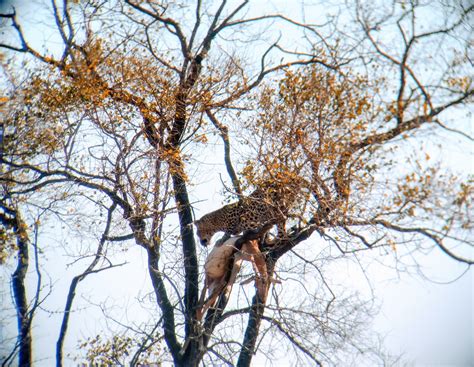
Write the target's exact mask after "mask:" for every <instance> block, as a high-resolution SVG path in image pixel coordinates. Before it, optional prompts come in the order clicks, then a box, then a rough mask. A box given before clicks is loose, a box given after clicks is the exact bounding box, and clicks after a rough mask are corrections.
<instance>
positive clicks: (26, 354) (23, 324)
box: [12, 219, 31, 366]
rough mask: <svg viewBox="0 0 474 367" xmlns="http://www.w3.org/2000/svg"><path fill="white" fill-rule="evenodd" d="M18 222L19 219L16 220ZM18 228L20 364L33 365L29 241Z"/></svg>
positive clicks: (15, 277) (16, 293) (14, 283)
mask: <svg viewBox="0 0 474 367" xmlns="http://www.w3.org/2000/svg"><path fill="white" fill-rule="evenodd" d="M16 221H17V222H18V219H17V220H16ZM19 227H20V226H16V229H17V238H18V240H17V244H18V265H17V267H16V270H15V272H14V273H13V275H12V288H13V297H14V298H15V306H16V315H17V321H18V346H19V366H31V323H30V317H29V315H28V301H27V299H26V288H25V277H26V272H27V270H28V265H29V255H28V242H27V241H26V240H24V238H26V237H24V236H23V235H22V233H21V230H20V229H19Z"/></svg>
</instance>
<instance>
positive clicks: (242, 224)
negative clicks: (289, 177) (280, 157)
mask: <svg viewBox="0 0 474 367" xmlns="http://www.w3.org/2000/svg"><path fill="white" fill-rule="evenodd" d="M291 201H292V200H291V195H288V193H286V192H285V190H264V189H260V188H258V189H256V190H255V191H254V192H252V193H251V194H250V195H249V196H242V197H241V199H240V200H239V201H237V202H234V203H230V204H227V205H224V206H223V207H222V208H220V209H217V210H215V211H213V212H210V213H208V214H206V215H204V216H203V217H202V218H200V219H198V220H196V221H195V222H194V224H195V225H196V229H197V235H198V237H199V240H200V242H201V245H203V246H208V245H209V243H210V241H211V238H212V236H213V235H214V234H215V233H217V232H221V231H222V232H224V237H223V238H222V239H221V240H220V241H218V242H217V243H216V245H218V244H219V243H223V242H224V241H225V240H226V239H228V238H230V236H231V235H238V234H240V233H242V232H244V231H247V230H255V229H257V228H259V227H261V226H263V225H268V224H272V225H275V224H276V226H277V237H278V238H282V237H284V236H285V234H286V228H285V222H286V219H287V216H288V212H289V209H290V207H291Z"/></svg>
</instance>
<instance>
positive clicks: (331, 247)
mask: <svg viewBox="0 0 474 367" xmlns="http://www.w3.org/2000/svg"><path fill="white" fill-rule="evenodd" d="M468 3H469V2H464V1H461V0H459V1H454V2H444V1H439V2H432V1H393V2H390V3H387V2H382V1H380V2H376V3H374V2H372V1H370V2H362V1H361V2H359V1H357V2H354V4H352V5H349V4H347V3H344V2H338V1H334V2H331V3H330V4H328V5H327V6H325V8H324V7H323V6H322V5H317V4H315V5H308V4H303V3H302V4H301V9H298V11H299V10H301V13H299V12H297V11H295V10H294V9H289V7H284V8H282V9H279V8H277V7H276V5H274V9H272V7H271V6H263V5H261V4H260V5H258V4H251V3H250V2H249V1H241V2H239V1H226V0H222V1H219V2H213V1H202V0H197V1H194V2H192V3H191V2H187V1H152V0H147V1H144V0H140V1H134V0H125V1H122V0H120V1H119V0H116V1H115V0H114V1H96V0H79V1H68V0H64V1H58V0H52V1H51V2H49V3H48V4H47V5H48V6H47V8H44V9H47V11H45V12H44V13H42V12H39V15H38V17H39V20H40V21H41V23H42V24H43V25H42V29H43V31H44V32H45V33H44V34H45V40H44V43H43V40H39V39H38V36H37V35H35V34H32V33H31V32H30V31H29V27H28V26H29V20H28V19H26V18H24V17H22V14H21V12H20V10H21V9H22V8H21V7H20V8H19V9H20V10H18V11H16V10H14V9H13V8H12V9H11V10H5V11H4V12H3V13H2V15H1V20H2V31H4V32H5V33H4V34H5V36H4V37H2V41H1V42H0V48H1V49H2V51H3V54H2V66H3V68H2V82H1V83H2V87H3V88H2V89H3V90H4V92H2V93H3V94H2V95H1V96H0V103H1V105H0V108H1V111H0V112H1V114H2V122H1V124H2V125H1V132H2V135H1V136H2V145H1V158H0V159H1V178H0V184H1V186H2V191H1V192H0V208H1V211H0V219H1V222H2V225H3V227H2V228H1V232H0V236H1V239H2V242H1V244H0V246H1V248H0V250H1V261H2V262H3V263H5V264H13V260H14V259H13V255H14V254H15V255H16V258H17V260H18V263H17V268H16V271H15V272H14V273H13V275H12V285H13V287H12V288H13V293H14V301H15V307H16V315H17V319H18V339H17V342H16V343H14V346H12V349H11V350H9V351H5V352H4V351H2V353H5V356H6V357H5V358H6V359H5V361H6V362H5V363H8V361H11V360H12V358H13V357H14V356H15V355H16V353H19V355H20V356H19V358H20V363H27V362H28V361H31V358H32V357H31V353H32V352H31V344H32V343H33V344H34V338H33V337H32V334H31V327H32V324H33V318H34V316H35V315H36V314H38V313H39V312H42V308H41V304H42V303H43V302H45V301H46V300H47V298H48V297H49V296H50V294H51V293H54V292H55V286H54V279H52V280H51V281H50V282H49V283H47V281H46V280H45V276H44V275H45V274H47V273H48V268H45V267H42V265H41V264H42V262H44V263H45V264H46V263H47V261H46V260H42V256H41V254H42V253H47V252H48V251H51V249H54V248H55V247H54V246H53V244H52V242H51V241H47V240H46V239H45V238H46V237H45V236H42V235H41V233H42V230H41V228H46V226H47V225H53V226H54V233H55V235H54V236H55V237H56V238H57V240H58V241H63V242H62V243H63V245H62V246H61V248H62V250H61V251H63V252H64V253H65V254H67V256H69V257H70V258H71V259H72V264H74V267H73V269H78V268H77V267H76V266H79V265H80V266H81V268H82V269H83V271H82V272H78V273H76V274H74V275H73V277H72V280H71V283H70V284H69V287H67V286H66V288H65V289H66V290H64V289H63V293H64V294H66V295H65V296H64V304H65V305H64V309H63V310H61V320H60V323H59V324H58V325H55V330H57V334H58V338H57V345H56V362H57V365H62V363H63V361H64V359H65V357H66V356H65V355H64V353H63V349H64V343H65V340H66V339H67V338H68V333H67V331H68V326H69V323H70V322H73V320H74V313H73V312H72V311H73V310H74V302H75V298H76V297H75V296H76V294H77V293H79V292H80V290H81V287H82V286H81V285H80V283H81V282H83V281H84V280H85V279H86V277H88V276H89V275H90V274H94V273H98V272H102V271H105V270H109V269H112V268H116V267H118V266H121V265H123V263H121V262H120V255H119V254H120V252H121V251H125V250H126V249H130V248H135V247H138V248H140V249H142V253H143V254H144V255H143V256H145V259H146V260H145V263H146V266H147V270H148V279H149V281H150V284H151V289H152V292H153V295H154V298H153V301H151V300H150V298H147V300H142V303H143V304H144V305H145V304H146V307H149V308H150V309H152V310H153V312H152V316H150V318H149V320H148V323H146V325H144V326H142V327H140V329H139V330H137V329H134V327H133V326H128V327H126V328H125V329H124V330H125V331H123V332H122V333H115V334H114V335H113V336H110V337H108V336H104V335H98V336H95V335H90V336H87V337H86V338H85V339H84V340H82V341H75V342H76V343H82V344H80V345H81V346H82V348H83V349H87V356H82V357H83V358H86V359H87V360H88V361H90V362H95V363H105V364H108V363H112V364H116V363H131V364H132V365H136V364H150V363H157V364H160V363H165V362H166V361H172V362H173V363H174V364H175V365H178V366H191V365H198V364H200V363H205V364H209V363H210V364H212V363H214V364H222V363H227V364H230V365H233V364H236V365H239V366H246V365H249V364H250V362H251V360H252V356H253V354H254V353H255V352H256V351H258V352H259V353H262V354H263V355H268V358H269V359H271V355H270V354H271V351H272V350H273V349H274V348H275V346H274V345H273V344H274V343H277V342H278V343H282V345H284V346H285V347H284V348H289V349H291V350H292V351H293V353H294V355H295V356H296V357H297V358H298V361H300V363H301V364H305V363H312V364H316V365H323V364H334V365H337V363H338V361H339V362H340V361H341V360H343V358H345V357H344V356H347V355H352V354H357V353H360V352H364V350H366V349H364V348H368V346H367V345H366V343H365V341H364V340H363V338H362V336H361V335H362V334H363V332H364V331H365V330H364V322H365V321H366V319H367V317H368V314H369V313H370V312H369V310H368V309H367V307H366V304H365V303H364V301H363V300H359V299H357V298H356V297H352V296H348V295H346V294H344V292H340V293H338V292H337V291H336V290H335V288H334V290H333V286H332V285H331V284H330V277H327V274H326V273H325V271H324V269H325V268H327V267H329V266H331V264H333V263H336V262H337V261H339V260H340V259H351V258H352V257H354V256H356V255H357V254H359V253H361V252H373V253H376V254H379V253H380V254H382V253H389V254H391V256H393V257H397V256H398V255H397V251H400V249H404V250H402V251H432V250H434V249H437V250H440V251H442V252H443V253H444V254H445V255H446V256H448V257H449V258H451V259H452V260H453V261H457V262H460V263H464V264H466V266H470V265H472V264H473V262H474V257H473V256H472V240H471V239H472V235H473V233H472V229H473V221H472V215H471V213H472V209H473V208H472V206H473V195H472V193H473V187H472V175H471V174H470V173H469V172H463V171H459V170H457V167H456V165H452V162H450V161H449V159H448V157H446V151H447V150H446V149H449V147H448V144H450V142H453V141H454V139H451V140H450V139H447V137H455V138H456V139H457V140H458V141H459V143H458V144H459V145H460V146H466V147H468V145H469V144H471V143H472V139H473V138H472V136H471V135H470V133H472V127H471V126H470V121H472V100H473V94H474V92H473V86H472V64H473V59H472V57H473V55H472V42H473V39H472V34H473V32H472V31H473V29H472V24H474V22H473V13H474V7H473V5H469V4H468ZM31 8H32V9H34V6H33V5H32V6H31ZM36 20H38V19H36ZM216 167H218V168H216ZM270 186H271V187H275V186H276V187H279V188H284V189H287V190H290V191H291V196H292V198H293V199H294V205H293V207H292V208H291V211H290V215H289V218H288V222H287V228H288V233H287V237H285V238H283V239H279V241H278V242H277V243H276V244H268V243H266V244H265V243H263V244H262V249H263V250H265V256H266V261H267V263H268V265H269V269H270V271H271V272H272V273H273V272H276V274H277V275H278V274H279V272H281V273H285V274H289V278H293V280H295V279H296V280H295V281H292V280H291V279H290V280H288V281H287V282H285V281H284V282H283V283H282V285H280V286H279V287H278V290H277V289H276V287H275V289H274V290H273V291H272V293H271V295H269V297H268V300H267V304H266V305H263V304H261V302H260V301H259V299H258V297H256V296H255V297H253V299H252V300H249V299H247V298H246V297H245V295H242V294H240V296H238V297H235V299H233V302H230V303H229V304H226V303H221V306H223V307H221V308H220V309H218V310H213V311H212V312H211V313H208V317H207V318H206V320H205V321H204V322H203V324H202V325H200V324H199V322H197V320H196V317H195V314H196V308H197V307H198V295H199V291H200V289H201V287H202V276H201V275H202V266H203V262H204V258H205V253H204V251H203V249H201V248H199V246H198V245H196V243H197V242H196V240H195V233H194V228H193V225H192V222H193V221H194V220H195V219H198V218H199V217H200V216H202V215H204V214H205V213H206V212H209V211H211V210H212V209H215V208H218V207H219V206H221V205H222V204H224V203H228V202H231V201H236V200H238V199H239V198H240V197H242V195H244V196H245V195H248V194H250V193H251V192H252V191H253V190H255V189H256V188H267V189H268V188H269V187H270ZM214 190H215V192H214ZM74 243H76V244H79V245H74ZM48 248H49V249H50V250H48ZM299 249H301V253H300V252H298V251H299ZM29 250H30V251H32V254H33V255H32V254H29V252H28V251H29ZM437 250H436V251H437ZM53 251H54V250H53ZM308 254H309V255H308ZM30 262H31V264H30ZM29 265H33V266H34V268H35V275H31V276H35V277H36V278H35V279H36V280H37V283H36V284H35V286H34V287H32V288H31V289H27V288H26V284H25V277H26V276H27V270H28V267H29ZM133 266H135V267H138V266H139V264H138V263H133ZM121 269H122V270H121V271H124V272H127V271H129V270H127V269H129V267H122V268H121ZM298 279H307V280H308V279H309V280H310V282H311V283H313V284H314V287H305V285H304V281H301V282H300V281H298ZM292 287H295V289H297V290H294V291H291V292H290V291H289V289H290V288H292ZM140 294H142V293H141V292H140V290H137V295H140ZM295 294H297V298H296V299H297V300H298V301H297V302H293V301H294V300H293V299H292V295H295ZM252 296H253V294H252V295H251V297H252ZM137 297H138V296H137ZM124 307H126V306H124ZM144 307H145V306H144ZM262 322H263V323H262ZM131 324H133V320H132V322H131ZM267 335H274V337H273V338H270V337H268V338H267ZM69 337H72V335H69ZM265 338H267V339H266V340H267V341H266V342H263V340H264V339H265ZM345 353H348V354H345ZM378 357H380V356H378Z"/></svg>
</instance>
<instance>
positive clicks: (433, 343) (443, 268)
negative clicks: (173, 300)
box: [0, 0, 474, 367]
mask: <svg viewBox="0 0 474 367" xmlns="http://www.w3.org/2000/svg"><path fill="white" fill-rule="evenodd" d="M7 3H8V1H7ZM9 3H10V4H11V3H13V1H11V0H10V2H9ZM21 3H22V4H20V3H19V2H16V5H17V6H18V13H19V14H21V12H22V11H24V12H25V13H24V14H28V12H35V11H36V10H33V7H27V6H25V5H24V4H27V3H28V2H27V1H23V2H21ZM267 3H269V2H263V1H262V2H260V5H261V6H266V5H267ZM262 4H264V5H262ZM273 4H274V5H275V6H281V4H288V9H291V10H292V11H297V10H298V9H296V8H294V7H293V8H292V5H290V2H284V1H274V2H273ZM0 5H3V6H4V7H3V8H4V9H5V0H0ZM25 19H27V17H23V20H25ZM23 25H24V29H25V30H26V31H28V23H23ZM35 26H36V27H38V24H36V25H35ZM36 36H38V37H40V36H41V35H40V34H37V35H36ZM0 37H1V35H0ZM466 155H467V157H468V159H466ZM462 157H464V159H463V158H462ZM472 158H473V147H472V145H470V146H469V147H467V152H466V149H464V148H462V149H461V148H460V149H459V150H458V151H451V152H449V155H448V156H447V157H446V159H449V160H452V161H453V162H456V163H455V164H456V165H458V168H460V169H463V170H465V171H468V172H471V173H474V170H473V168H474V167H473V163H472ZM221 168H222V167H221ZM206 196H207V197H209V198H215V197H217V196H218V195H217V189H216V190H214V188H213V187H212V186H211V189H210V190H209V191H208V193H207V195H206ZM219 205H220V203H216V205H215V207H218V206H219ZM201 214H202V213H201ZM52 233H54V230H51V231H50V232H49V233H47V234H46V235H45V237H44V238H45V239H47V240H49V241H53V240H54V239H53V238H51V234H52ZM46 255H47V256H49V257H48V260H47V261H48V264H49V265H50V266H51V268H50V275H51V277H52V279H54V280H55V289H57V290H58V291H55V293H54V294H53V296H52V297H51V299H50V300H48V302H47V304H46V305H47V307H48V309H50V310H56V309H61V308H62V307H63V303H64V299H65V298H64V294H65V292H66V290H67V286H68V282H69V281H70V278H71V276H70V274H68V275H64V274H63V273H62V272H63V271H64V267H63V266H62V264H64V263H65V262H66V261H67V259H65V258H64V256H63V254H59V253H57V254H56V255H55V254H54V253H47V254H46ZM54 256H59V257H58V258H55V257H54ZM124 259H125V257H124ZM126 260H128V261H130V263H131V265H127V266H126V268H124V269H123V271H122V270H121V269H117V270H113V271H110V272H106V273H101V274H98V275H93V276H91V277H90V278H88V279H87V280H86V281H85V282H84V283H81V285H80V290H81V293H82V294H86V295H88V296H91V298H93V297H92V296H93V295H94V294H95V295H101V296H102V298H103V299H106V298H107V295H108V294H110V295H111V296H112V295H114V297H122V298H121V303H117V300H116V298H112V297H111V298H109V299H110V302H111V304H112V305H113V306H114V307H122V308H123V307H127V305H128V304H129V302H130V304H132V303H133V299H129V298H127V292H128V291H127V287H130V289H131V290H135V289H136V288H137V287H140V286H143V287H144V288H145V287H146V284H148V282H149V280H148V278H147V274H146V271H144V269H146V262H145V260H144V255H143V253H142V252H141V249H139V248H135V249H132V250H130V251H129V252H128V253H127V254H126ZM418 261H419V263H420V264H421V265H422V269H421V270H422V271H423V272H424V273H425V274H426V278H427V279H431V280H427V279H425V278H424V277H423V276H421V275H420V274H405V273H400V274H399V273H397V272H396V271H394V270H389V269H388V268H386V267H384V266H381V265H377V264H373V265H372V266H371V268H370V269H369V270H368V273H367V275H368V276H369V277H370V278H371V279H372V285H373V286H374V289H375V293H376V296H377V297H378V298H379V299H380V301H381V302H382V308H381V312H380V315H379V316H378V317H376V319H375V320H374V328H375V330H377V331H379V332H380V333H382V334H384V335H386V347H387V348H388V349H389V350H390V351H392V352H393V353H394V354H398V353H403V354H404V357H403V358H404V361H406V362H407V363H408V365H409V366H434V365H437V366H457V367H461V366H474V355H473V350H474V347H473V346H474V321H473V320H474V303H473V294H474V272H473V271H472V270H470V271H467V272H465V270H466V267H465V266H463V265H460V264H458V263H455V262H454V261H453V260H450V259H448V258H447V257H446V256H444V255H443V254H441V253H440V252H439V251H437V250H435V251H433V252H432V253H431V254H430V256H426V257H425V256H423V255H421V254H420V255H419V257H418ZM59 263H60V264H61V265H58V266H56V265H55V264H59ZM10 271H11V268H10V269H6V268H2V269H1V272H0V274H1V275H2V279H1V283H2V288H3V289H2V292H1V293H0V294H1V296H2V299H0V302H2V303H3V304H6V303H8V302H9V301H10V299H9V289H8V283H9V274H10ZM55 271H57V273H55ZM463 273H464V275H463V276H461V277H460V278H459V279H458V280H457V281H455V282H451V281H452V280H453V279H456V278H458V277H459V276H460V275H461V274H463ZM71 274H74V272H72V271H71ZM343 277H347V279H348V286H349V287H351V286H352V287H358V286H359V285H358V284H354V282H353V280H352V279H351V274H344V272H343V271H342V272H341V278H343ZM56 279H57V280H56ZM435 282H437V283H435ZM440 283H448V284H440ZM31 286H33V284H31ZM61 288H62V289H63V291H61ZM361 288H362V289H361V291H362V292H363V291H366V285H362V287H361ZM130 294H133V292H130ZM82 304H87V302H83V303H82ZM88 307H90V309H94V307H93V306H91V305H90V304H89V306H88ZM130 307H131V308H130V310H129V314H130V315H133V316H134V317H135V316H136V314H134V311H135V308H134V307H135V306H130ZM2 308H3V307H2ZM94 312H95V313H96V316H97V317H100V313H99V312H98V309H97V308H95V309H94ZM139 312H141V311H139ZM82 315H83V316H81V317H76V316H74V317H73V318H72V325H71V330H70V334H69V336H68V344H67V347H68V350H69V351H70V352H73V351H74V350H75V348H76V346H77V344H76V340H77V339H80V338H82V337H83V335H82V334H81V331H80V330H81V327H82V328H84V327H85V329H87V330H89V331H92V330H100V327H101V326H103V325H96V324H95V323H96V322H97V318H93V319H89V318H87V317H86V316H85V313H83V314H82ZM59 317H60V315H58V314H54V313H44V314H42V315H41V316H39V317H38V319H37V321H36V323H35V327H34V334H35V336H36V337H38V343H39V344H38V346H36V347H35V348H36V350H35V356H36V358H38V360H37V361H38V363H37V366H50V365H51V364H52V362H53V360H52V359H51V358H52V356H53V355H54V353H53V352H52V351H53V350H54V347H55V342H56V339H57V335H56V333H57V330H58V328H57V326H58V320H59ZM146 317H147V315H143V318H144V319H146ZM0 322H1V319H0ZM102 322H103V323H104V325H105V323H106V321H102ZM0 326H2V325H0ZM14 327H15V323H14V322H11V323H10V324H9V325H5V324H4V325H3V326H2V328H1V329H0V333H1V335H0V337H3V338H8V336H9V335H11V332H13V330H12V328H14ZM85 329H82V330H85ZM43 358H44V359H43ZM288 365H291V362H288Z"/></svg>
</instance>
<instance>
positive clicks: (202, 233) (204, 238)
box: [194, 219, 214, 246]
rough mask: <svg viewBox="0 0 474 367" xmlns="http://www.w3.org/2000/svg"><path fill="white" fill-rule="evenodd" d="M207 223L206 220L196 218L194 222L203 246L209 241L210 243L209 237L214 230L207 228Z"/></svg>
mask: <svg viewBox="0 0 474 367" xmlns="http://www.w3.org/2000/svg"><path fill="white" fill-rule="evenodd" d="M207 224H208V223H207V222H206V220H202V219H198V220H196V221H195V222H194V225H195V226H196V233H197V235H198V237H199V241H200V242H201V245H203V246H207V245H209V243H211V238H212V236H213V235H214V231H213V230H212V229H211V228H209V226H208V225H207Z"/></svg>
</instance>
